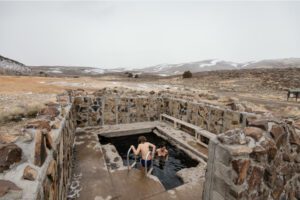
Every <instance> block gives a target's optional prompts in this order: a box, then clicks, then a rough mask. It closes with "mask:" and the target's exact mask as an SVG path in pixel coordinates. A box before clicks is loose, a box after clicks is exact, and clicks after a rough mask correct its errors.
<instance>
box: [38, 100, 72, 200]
mask: <svg viewBox="0 0 300 200" xmlns="http://www.w3.org/2000/svg"><path fill="white" fill-rule="evenodd" d="M75 116H76V112H75V109H74V107H73V105H72V106H71V107H70V108H69V110H67V111H66V115H65V118H64V119H63V120H62V122H61V125H60V128H59V130H58V137H57V139H56V140H55V141H54V145H53V148H54V149H53V152H52V154H50V155H49V156H50V157H51V158H50V161H49V162H47V164H48V167H47V171H46V174H44V180H43V184H42V188H41V190H40V193H39V195H38V197H39V198H37V199H41V200H42V199H43V200H47V199H67V192H68V184H69V182H70V179H71V168H72V152H73V151H72V150H73V149H72V148H73V143H74V136H75V134H74V133H75V129H76V121H75V118H76V117H75Z"/></svg>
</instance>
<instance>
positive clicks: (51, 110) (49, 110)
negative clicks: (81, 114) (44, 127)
mask: <svg viewBox="0 0 300 200" xmlns="http://www.w3.org/2000/svg"><path fill="white" fill-rule="evenodd" d="M58 115H59V110H58V109H57V108H56V107H46V108H43V109H42V110H41V111H40V112H39V116H48V117H50V119H51V120H53V119H54V118H55V117H57V116H58Z"/></svg>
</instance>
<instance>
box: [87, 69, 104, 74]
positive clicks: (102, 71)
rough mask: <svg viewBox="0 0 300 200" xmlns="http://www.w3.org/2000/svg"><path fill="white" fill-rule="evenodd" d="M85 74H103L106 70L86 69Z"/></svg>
mask: <svg viewBox="0 0 300 200" xmlns="http://www.w3.org/2000/svg"><path fill="white" fill-rule="evenodd" d="M84 72H85V73H96V74H103V73H104V70H103V69H85V70H84Z"/></svg>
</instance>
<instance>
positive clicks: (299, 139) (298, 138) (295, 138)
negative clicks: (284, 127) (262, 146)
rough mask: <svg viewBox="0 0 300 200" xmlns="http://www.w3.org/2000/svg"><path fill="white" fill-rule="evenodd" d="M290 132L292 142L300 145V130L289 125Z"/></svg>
mask: <svg viewBox="0 0 300 200" xmlns="http://www.w3.org/2000/svg"><path fill="white" fill-rule="evenodd" d="M288 129H289V132H290V143H291V144H296V145H300V131H299V132H298V131H296V130H295V128H293V127H291V126H288Z"/></svg>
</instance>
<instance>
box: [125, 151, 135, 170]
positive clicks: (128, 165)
mask: <svg viewBox="0 0 300 200" xmlns="http://www.w3.org/2000/svg"><path fill="white" fill-rule="evenodd" d="M131 150H132V148H131V147H130V148H129V149H128V151H127V169H128V171H129V170H130V169H131V168H133V167H134V166H135V165H136V155H134V162H133V163H132V164H131V165H130V163H129V154H130V151H131Z"/></svg>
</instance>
